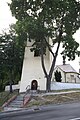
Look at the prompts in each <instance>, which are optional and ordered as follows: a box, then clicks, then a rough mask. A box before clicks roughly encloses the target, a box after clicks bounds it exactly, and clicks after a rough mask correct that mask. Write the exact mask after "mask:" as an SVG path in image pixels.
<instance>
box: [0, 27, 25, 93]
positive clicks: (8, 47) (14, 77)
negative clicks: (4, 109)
mask: <svg viewBox="0 0 80 120" xmlns="http://www.w3.org/2000/svg"><path fill="white" fill-rule="evenodd" d="M0 40H1V41H0V86H1V87H0V90H1V91H2V90H3V89H4V87H5V85H9V84H10V82H12V83H13V84H16V83H18V81H19V80H20V77H21V70H22V63H23V55H24V47H25V45H24V44H23V43H24V40H22V39H20V36H19V35H18V34H17V33H16V32H15V29H14V25H13V26H11V28H10V31H9V33H5V32H4V33H3V34H1V35H0Z"/></svg>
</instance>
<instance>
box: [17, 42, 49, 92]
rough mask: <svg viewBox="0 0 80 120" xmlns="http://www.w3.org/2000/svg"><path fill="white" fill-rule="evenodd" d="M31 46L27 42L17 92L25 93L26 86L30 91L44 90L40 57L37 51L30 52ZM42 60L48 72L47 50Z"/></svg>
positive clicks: (44, 79)
mask: <svg viewBox="0 0 80 120" xmlns="http://www.w3.org/2000/svg"><path fill="white" fill-rule="evenodd" d="M32 44H33V43H32V42H29V41H27V45H26V48H25V54H24V61H23V68H22V76H21V82H20V90H19V92H25V91H26V88H27V87H28V86H29V87H30V89H31V90H37V89H39V90H46V78H45V75H44V72H43V69H42V66H41V57H40V56H38V51H35V52H31V51H30V49H31V48H32ZM44 58H45V64H46V69H47V70H49V66H50V55H49V53H48V51H47V50H46V55H45V56H44Z"/></svg>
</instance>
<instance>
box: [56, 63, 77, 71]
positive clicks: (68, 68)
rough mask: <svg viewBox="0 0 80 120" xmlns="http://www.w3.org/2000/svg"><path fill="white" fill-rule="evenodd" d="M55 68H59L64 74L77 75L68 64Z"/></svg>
mask: <svg viewBox="0 0 80 120" xmlns="http://www.w3.org/2000/svg"><path fill="white" fill-rule="evenodd" d="M56 67H59V68H60V69H61V70H62V71H64V72H74V73H77V72H76V70H75V69H74V68H73V67H72V66H71V65H70V64H65V65H57V66H56Z"/></svg>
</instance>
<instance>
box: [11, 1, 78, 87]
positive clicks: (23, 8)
mask: <svg viewBox="0 0 80 120" xmlns="http://www.w3.org/2000/svg"><path fill="white" fill-rule="evenodd" d="M11 1H12V3H11V4H9V6H10V9H11V12H12V14H13V15H14V16H15V17H16V19H17V23H16V28H17V32H18V33H19V36H20V38H21V36H22V35H21V34H23V33H26V35H27V37H28V38H29V40H33V41H34V44H33V46H32V51H33V50H35V49H39V50H40V52H41V61H42V67H43V71H44V74H45V76H46V78H47V81H48V82H47V83H48V84H50V82H49V81H51V78H52V74H53V70H54V67H55V63H56V58H57V55H58V51H59V47H60V43H62V45H63V51H62V53H61V54H62V55H63V56H67V57H68V58H69V60H74V59H75V56H76V54H77V55H78V56H79V55H80V51H78V50H77V48H78V47H79V44H78V43H77V42H76V41H75V40H74V39H73V34H74V33H75V32H76V30H78V29H79V27H80V2H79V1H76V0H11ZM48 38H49V40H48ZM51 42H52V45H50V44H49V43H51ZM56 43H57V47H56V50H55V51H52V46H55V44H56ZM44 48H45V49H46V48H48V50H49V52H50V53H51V54H52V56H53V60H52V65H51V67H50V70H49V73H47V71H46V69H45V65H44V56H43V54H44V52H43V51H45V50H44ZM47 87H50V85H49V86H47Z"/></svg>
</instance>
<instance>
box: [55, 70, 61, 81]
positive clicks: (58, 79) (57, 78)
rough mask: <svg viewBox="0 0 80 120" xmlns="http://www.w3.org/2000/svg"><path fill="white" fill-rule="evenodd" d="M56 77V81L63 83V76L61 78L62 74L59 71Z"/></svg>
mask: <svg viewBox="0 0 80 120" xmlns="http://www.w3.org/2000/svg"><path fill="white" fill-rule="evenodd" d="M54 75H55V80H56V82H61V78H62V76H61V72H60V71H59V72H58V71H57V70H56V72H55V73H54Z"/></svg>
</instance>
